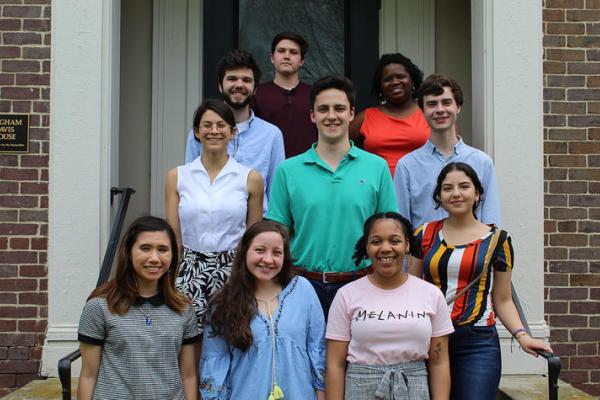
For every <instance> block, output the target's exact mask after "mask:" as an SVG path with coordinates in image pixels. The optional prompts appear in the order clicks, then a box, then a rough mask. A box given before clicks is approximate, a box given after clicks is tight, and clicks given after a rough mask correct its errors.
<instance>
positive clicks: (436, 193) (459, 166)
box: [433, 162, 483, 218]
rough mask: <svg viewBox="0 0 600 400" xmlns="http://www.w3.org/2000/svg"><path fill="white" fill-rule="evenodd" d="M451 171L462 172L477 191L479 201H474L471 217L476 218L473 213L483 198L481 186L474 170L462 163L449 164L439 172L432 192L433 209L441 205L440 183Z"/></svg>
mask: <svg viewBox="0 0 600 400" xmlns="http://www.w3.org/2000/svg"><path fill="white" fill-rule="evenodd" d="M452 171H462V172H464V173H465V175H467V176H468V177H469V179H471V182H473V186H475V190H476V191H477V193H479V199H480V201H476V202H475V203H473V215H474V216H475V218H477V215H476V214H475V211H476V210H477V207H479V203H480V202H481V198H482V196H483V185H482V184H481V181H480V180H479V177H478V176H477V172H475V170H474V169H473V168H472V167H471V166H470V165H469V164H467V163H464V162H451V163H449V164H448V165H446V166H445V167H444V168H443V169H442V170H441V171H440V174H439V175H438V177H437V183H436V185H435V189H434V190H433V201H434V202H435V209H436V210H437V209H438V208H440V207H441V205H442V202H441V195H442V182H444V179H445V178H446V175H448V174H449V173H450V172H452Z"/></svg>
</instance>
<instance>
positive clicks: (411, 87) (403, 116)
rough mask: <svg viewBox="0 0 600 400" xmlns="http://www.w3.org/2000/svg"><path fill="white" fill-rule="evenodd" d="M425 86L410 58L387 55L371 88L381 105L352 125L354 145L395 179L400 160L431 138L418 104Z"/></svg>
mask: <svg viewBox="0 0 600 400" xmlns="http://www.w3.org/2000/svg"><path fill="white" fill-rule="evenodd" d="M422 82H423V72H422V71H421V70H420V69H419V67H417V66H416V65H415V64H413V62H412V61H411V60H410V59H409V58H407V57H405V56H403V55H402V54H400V53H395V54H384V55H383V56H381V59H380V60H379V65H377V69H376V70H375V74H374V75H373V83H372V88H371V91H372V93H373V94H374V95H377V97H378V98H379V99H380V100H381V104H379V105H378V106H377V107H370V108H367V109H366V110H363V111H361V112H360V113H358V114H357V115H356V118H354V121H352V123H351V124H350V138H351V139H352V140H353V141H354V143H355V144H356V145H357V146H358V147H361V148H364V149H365V150H367V151H368V152H371V153H374V154H377V155H378V156H380V157H382V158H384V159H385V160H386V161H387V163H388V166H389V167H390V172H391V173H392V176H393V175H394V170H395V169H396V164H397V163H398V160H399V159H400V158H402V157H404V156H405V155H406V154H408V153H410V152H411V151H413V150H416V149H418V148H419V147H421V146H422V145H423V144H425V142H426V141H427V139H428V138H429V125H427V121H425V118H424V117H423V113H422V112H421V110H420V109H419V106H418V105H417V102H416V100H415V96H416V92H417V89H419V86H421V83H422Z"/></svg>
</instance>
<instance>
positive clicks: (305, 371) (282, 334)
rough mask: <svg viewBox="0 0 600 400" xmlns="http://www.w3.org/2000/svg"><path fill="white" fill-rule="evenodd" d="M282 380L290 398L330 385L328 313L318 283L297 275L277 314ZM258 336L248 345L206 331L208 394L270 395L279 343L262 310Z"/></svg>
mask: <svg viewBox="0 0 600 400" xmlns="http://www.w3.org/2000/svg"><path fill="white" fill-rule="evenodd" d="M273 323H274V329H275V349H276V350H275V359H276V371H277V378H276V380H277V384H278V385H279V386H280V387H281V389H282V391H283V395H284V397H285V398H286V399H302V400H310V399H316V393H315V391H316V390H324V389H325V383H324V374H325V319H324V318H323V311H322V309H321V305H320V303H319V300H318V298H317V295H316V293H315V291H314V289H313V288H312V285H311V284H310V283H309V282H308V281H307V280H306V279H304V278H302V277H295V278H293V279H292V281H291V282H290V283H289V284H288V285H287V286H286V287H285V288H284V289H283V290H282V291H281V293H280V294H279V305H278V307H277V310H276V311H275V313H274V314H273ZM250 328H251V330H252V337H253V338H254V341H253V343H252V345H251V346H250V348H249V349H248V351H246V352H243V351H241V350H240V349H238V348H235V347H233V346H230V345H229V344H227V342H225V340H224V339H223V338H222V337H211V335H212V333H213V329H212V327H211V326H210V325H207V327H206V329H205V331H204V341H203V345H202V357H201V359H200V393H201V395H202V399H204V400H208V399H219V400H225V399H256V400H267V397H268V396H269V393H271V389H272V383H271V382H272V379H271V368H272V356H273V351H272V349H273V345H272V340H271V328H270V325H269V321H268V319H267V318H266V317H265V316H264V315H262V314H261V313H257V315H256V316H255V317H254V319H253V320H252V322H251V323H250Z"/></svg>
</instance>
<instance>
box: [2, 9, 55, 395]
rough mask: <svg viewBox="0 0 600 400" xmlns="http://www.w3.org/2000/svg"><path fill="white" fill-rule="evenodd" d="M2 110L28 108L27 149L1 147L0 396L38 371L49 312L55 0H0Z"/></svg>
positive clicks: (35, 374) (25, 381)
mask: <svg viewBox="0 0 600 400" xmlns="http://www.w3.org/2000/svg"><path fill="white" fill-rule="evenodd" d="M0 40H1V42H0V113H18V114H29V116H30V124H29V125H30V131H29V132H30V142H29V153H28V154H21V155H9V154H0V397H2V395H4V394H6V393H7V392H8V391H10V388H12V387H15V386H21V385H23V384H25V383H27V382H28V381H30V380H31V379H33V378H35V377H36V376H37V374H38V371H39V364H40V358H41V354H42V345H43V343H44V332H45V330H46V326H47V313H48V307H47V303H48V292H47V290H48V280H47V274H46V249H47V242H48V233H47V232H48V224H47V222H48V145H49V108H50V0H0Z"/></svg>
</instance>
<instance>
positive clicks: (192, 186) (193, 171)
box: [177, 157, 251, 253]
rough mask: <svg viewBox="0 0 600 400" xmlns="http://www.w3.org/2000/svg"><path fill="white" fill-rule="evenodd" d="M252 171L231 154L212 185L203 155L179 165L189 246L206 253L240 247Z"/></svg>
mask: <svg viewBox="0 0 600 400" xmlns="http://www.w3.org/2000/svg"><path fill="white" fill-rule="evenodd" d="M250 171H251V169H250V168H248V167H245V166H243V165H242V164H240V163H238V162H237V161H235V160H234V159H233V157H229V160H228V161H227V163H226V164H225V166H224V167H223V169H222V170H221V171H220V172H219V174H218V175H217V177H216V178H215V180H214V181H213V182H212V184H211V182H210V178H209V177H208V173H207V172H206V169H205V168H204V165H203V164H202V160H201V157H197V158H196V159H195V160H194V161H192V162H190V163H188V164H185V165H181V166H179V167H177V192H178V193H179V225H180V227H181V240H182V242H183V245H184V246H185V247H188V248H190V249H192V250H195V251H198V252H204V253H208V252H218V251H227V250H232V249H235V248H236V246H237V244H238V242H239V240H240V238H241V237H242V234H243V233H244V231H245V229H246V215H247V212H248V183H247V182H248V174H249V173H250Z"/></svg>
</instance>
